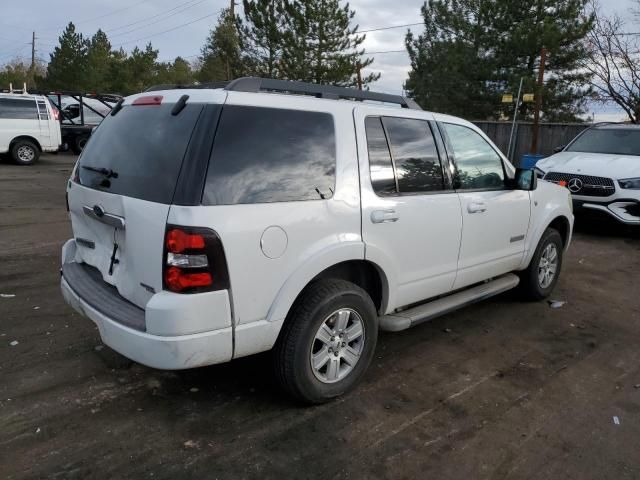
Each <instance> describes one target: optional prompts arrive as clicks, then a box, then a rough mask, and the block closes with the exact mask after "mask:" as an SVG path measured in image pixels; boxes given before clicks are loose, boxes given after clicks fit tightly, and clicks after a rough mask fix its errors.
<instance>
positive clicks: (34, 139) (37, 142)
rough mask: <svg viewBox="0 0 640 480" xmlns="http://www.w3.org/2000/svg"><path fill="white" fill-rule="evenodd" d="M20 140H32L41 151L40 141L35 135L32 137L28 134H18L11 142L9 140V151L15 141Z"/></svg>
mask: <svg viewBox="0 0 640 480" xmlns="http://www.w3.org/2000/svg"><path fill="white" fill-rule="evenodd" d="M20 140H28V141H30V142H33V143H34V144H35V145H36V147H38V150H40V153H42V145H40V142H39V141H38V140H37V139H36V138H35V137H32V136H30V135H18V136H17V137H15V138H13V139H12V140H11V142H9V151H11V149H12V148H13V146H14V145H15V143H16V142H19V141H20Z"/></svg>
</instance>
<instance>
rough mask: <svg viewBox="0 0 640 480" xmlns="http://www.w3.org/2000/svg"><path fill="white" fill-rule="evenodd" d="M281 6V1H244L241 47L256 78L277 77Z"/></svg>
mask: <svg viewBox="0 0 640 480" xmlns="http://www.w3.org/2000/svg"><path fill="white" fill-rule="evenodd" d="M284 6H285V1H284V0H244V16H245V23H244V25H243V26H242V34H243V35H242V40H243V47H244V49H245V51H246V53H247V56H248V63H250V65H251V67H250V68H251V70H252V73H253V74H254V75H256V76H259V77H267V78H279V76H280V61H281V59H282V46H283V45H282V37H283V29H284Z"/></svg>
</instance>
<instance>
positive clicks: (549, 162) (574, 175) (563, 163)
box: [536, 123, 640, 225]
mask: <svg viewBox="0 0 640 480" xmlns="http://www.w3.org/2000/svg"><path fill="white" fill-rule="evenodd" d="M536 172H537V174H538V176H539V177H541V178H544V179H545V180H548V181H550V182H554V183H557V184H560V185H563V186H566V187H567V188H568V189H569V190H570V191H571V193H572V194H573V201H574V205H575V207H576V209H580V208H585V209H589V210H591V211H597V212H602V213H604V214H607V215H608V216H609V217H611V218H613V219H615V220H617V221H618V222H621V223H624V224H628V225H640V125H632V124H624V123H604V124H596V125H594V126H593V127H590V128H588V129H586V130H584V131H583V132H581V133H580V134H579V135H578V136H577V137H576V138H575V139H574V140H572V141H571V143H569V145H567V146H566V147H564V148H563V149H562V151H560V152H559V153H556V154H555V155H552V156H550V157H548V158H545V159H543V160H540V161H539V162H538V163H537V165H536Z"/></svg>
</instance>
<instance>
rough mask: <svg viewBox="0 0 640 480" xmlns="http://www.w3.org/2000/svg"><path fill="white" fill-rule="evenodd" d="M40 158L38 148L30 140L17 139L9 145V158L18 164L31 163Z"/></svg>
mask: <svg viewBox="0 0 640 480" xmlns="http://www.w3.org/2000/svg"><path fill="white" fill-rule="evenodd" d="M38 158H40V149H39V148H38V147H37V145H36V144H35V143H33V142H32V141H30V140H18V141H17V142H15V143H14V144H13V145H12V146H11V159H12V160H13V161H14V163H17V164H18V165H33V164H34V163H36V162H37V161H38Z"/></svg>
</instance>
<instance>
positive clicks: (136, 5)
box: [41, 0, 150, 31]
mask: <svg viewBox="0 0 640 480" xmlns="http://www.w3.org/2000/svg"><path fill="white" fill-rule="evenodd" d="M149 1H150V0H142V1H141V2H138V3H134V4H133V5H129V6H128V7H124V8H120V9H118V10H113V11H112V12H109V13H105V14H103V15H98V16H97V17H92V18H85V19H84V20H80V21H78V22H75V23H76V24H82V23H89V22H93V21H95V20H100V19H101V18H105V17H110V16H111V15H115V14H116V13H120V12H124V11H126V10H130V9H132V8H135V7H138V6H140V5H142V4H143V3H147V2H149ZM60 28H63V27H49V28H42V29H41V30H43V31H47V30H60Z"/></svg>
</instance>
